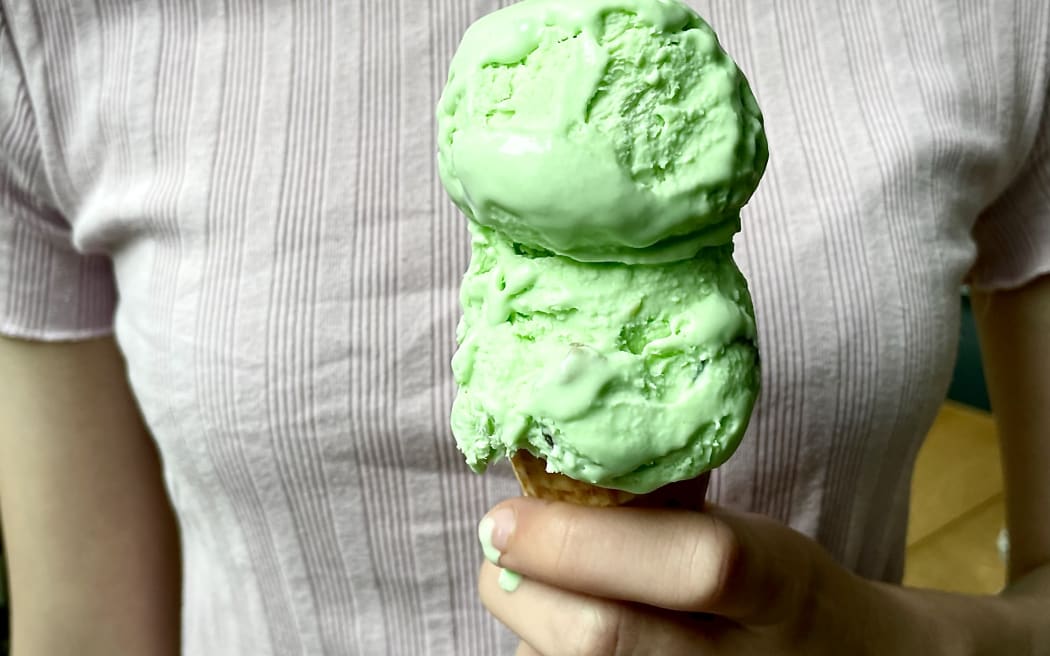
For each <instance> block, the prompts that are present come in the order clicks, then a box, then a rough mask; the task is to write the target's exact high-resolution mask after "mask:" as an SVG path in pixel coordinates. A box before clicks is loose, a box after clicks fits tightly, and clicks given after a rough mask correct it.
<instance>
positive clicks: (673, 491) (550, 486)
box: [510, 451, 710, 510]
mask: <svg viewBox="0 0 1050 656" xmlns="http://www.w3.org/2000/svg"><path fill="white" fill-rule="evenodd" d="M510 462H511V465H512V466H513V468H514V476H515V477H516V478H517V479H518V484H519V485H521V490H522V492H524V494H525V496H527V497H535V498H537V499H546V500H548V501H564V502H566V503H574V504H576V505H579V506H591V507H595V508H607V507H612V506H637V507H646V508H684V509H688V510H703V508H704V498H705V496H706V495H707V483H708V480H709V479H710V475H709V474H708V473H704V474H702V475H701V476H698V477H697V478H694V479H692V480H688V481H679V482H677V483H671V484H669V485H665V486H663V487H661V488H658V489H656V490H653V491H652V492H650V493H648V494H633V493H631V492H625V491H623V490H613V489H610V488H605V487H599V486H597V485H591V484H590V483H584V482H583V481H577V480H576V479H573V478H569V477H568V476H565V475H564V474H557V473H554V472H548V471H547V465H546V463H545V462H544V461H543V460H542V459H540V458H537V457H535V456H533V455H532V454H531V453H529V452H528V451H518V452H517V453H516V454H515V455H514V456H513V457H512V458H511V459H510Z"/></svg>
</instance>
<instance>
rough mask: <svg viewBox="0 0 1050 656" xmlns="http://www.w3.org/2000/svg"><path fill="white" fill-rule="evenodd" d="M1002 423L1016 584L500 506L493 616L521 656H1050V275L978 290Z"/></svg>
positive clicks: (645, 524) (556, 508)
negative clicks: (504, 581) (922, 586)
mask: <svg viewBox="0 0 1050 656" xmlns="http://www.w3.org/2000/svg"><path fill="white" fill-rule="evenodd" d="M974 304H975V308H976V316H977V320H978V324H979V331H980V334H981V341H982V348H983V352H984V358H985V367H986V373H987V377H988V385H989V391H990V394H991V398H992V405H993V406H994V407H995V410H996V417H997V421H998V423H999V429H1000V439H1001V445H1002V454H1003V467H1004V471H1005V478H1006V503H1007V520H1008V527H1009V530H1010V533H1011V546H1012V552H1011V561H1010V567H1009V585H1008V586H1007V588H1006V589H1005V590H1004V591H1003V592H1002V594H1000V595H996V596H983V597H979V596H967V595H957V594H947V593H940V592H934V591H929V590H916V589H909V588H904V587H900V586H893V585H887V584H882V583H876V582H872V581H868V580H865V579H862V578H860V577H858V576H856V575H854V574H852V573H850V572H848V571H847V570H845V569H843V568H842V567H840V566H839V565H837V564H836V563H834V562H833V561H832V560H831V558H830V557H829V556H828V555H827V553H826V552H825V551H824V550H823V548H822V547H820V546H819V545H818V544H817V543H815V542H813V541H812V540H810V539H809V538H807V537H805V536H803V535H801V534H799V533H797V532H795V531H793V530H791V529H789V528H787V527H786V526H783V525H781V524H778V523H777V522H774V521H773V520H770V519H768V518H765V517H761V516H758V515H752V514H746V513H740V512H735V511H731V510H728V509H725V508H719V507H714V506H711V507H709V508H708V509H707V511H706V512H705V513H703V514H700V513H689V512H681V511H652V510H649V511H645V510H638V509H630V508H618V509H595V508H582V507H576V506H571V505H567V504H563V503H548V502H543V501H538V500H535V499H525V498H520V499H512V500H509V501H505V502H503V503H501V504H499V505H498V506H496V507H495V508H494V509H493V510H492V511H490V513H489V514H488V515H487V517H491V518H493V519H494V521H495V524H496V528H495V529H494V530H493V535H492V542H493V545H494V546H495V547H496V548H497V549H499V551H500V552H501V557H500V558H499V565H500V566H502V567H506V568H508V569H512V570H514V571H516V572H519V573H521V574H522V575H524V577H525V579H524V581H523V582H522V583H521V585H520V587H519V588H518V589H517V590H516V591H515V592H512V593H508V592H505V591H503V590H502V589H500V587H499V585H498V583H497V577H498V572H499V567H497V566H496V565H493V564H491V563H488V562H486V563H485V564H484V565H483V567H482V569H481V573H480V580H479V592H480V595H481V600H482V602H483V603H484V604H485V606H486V608H488V610H489V611H490V612H491V613H492V614H493V615H495V616H496V617H497V618H498V619H499V620H501V621H502V622H503V623H504V624H506V625H507V626H508V627H509V628H510V629H511V630H512V631H514V632H515V633H516V634H517V635H518V636H519V637H520V638H521V639H522V644H521V647H520V648H519V649H518V652H517V653H518V654H519V655H537V654H538V655H542V656H591V655H594V656H598V655H601V656H605V655H607V654H612V655H624V656H625V655H628V654H630V655H642V654H659V655H661V656H664V655H674V654H704V655H705V656H707V655H712V656H713V655H717V654H734V655H738V654H769V655H778V654H779V655H795V654H797V655H802V654H805V655H807V656H811V655H820V654H844V653H848V654H945V655H948V654H951V655H956V654H958V655H967V656H969V655H978V654H989V655H991V654H1014V655H1017V656H1034V655H1036V654H1047V653H1050V626H1048V624H1050V623H1048V622H1047V621H1046V618H1047V617H1048V616H1050V523H1048V522H1047V521H1046V515H1047V511H1048V509H1050V477H1048V476H1047V475H1046V472H1047V471H1050V403H1047V402H1046V401H1047V399H1050V367H1048V366H1047V363H1050V277H1044V278H1042V279H1040V280H1037V281H1035V282H1033V283H1031V284H1029V285H1027V286H1025V287H1023V288H1020V289H1017V290H1013V291H1005V292H996V293H990V294H988V293H978V294H976V295H975V296H974Z"/></svg>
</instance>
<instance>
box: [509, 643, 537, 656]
mask: <svg viewBox="0 0 1050 656" xmlns="http://www.w3.org/2000/svg"><path fill="white" fill-rule="evenodd" d="M514 656H543V654H541V653H540V652H538V651H536V650H535V649H533V648H532V647H530V646H529V643H527V642H522V643H519V644H518V649H517V651H515V652H514Z"/></svg>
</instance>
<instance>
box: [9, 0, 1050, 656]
mask: <svg viewBox="0 0 1050 656" xmlns="http://www.w3.org/2000/svg"><path fill="white" fill-rule="evenodd" d="M499 4H500V3H499V2H498V1H497V0H426V1H416V0H394V1H391V0H356V1H355V2H338V3H336V2H317V3H293V2H287V1H284V0H273V1H268V2H258V1H256V0H226V1H225V2H210V1H204V0H180V1H177V2H175V1H173V2H169V1H166V0H165V1H161V0H152V1H149V0H147V1H143V2H132V1H131V0H96V1H95V2H76V3H71V2H61V1H59V0H38V1H37V2H16V1H15V0H0V7H2V9H3V14H2V21H0V332H3V333H5V334H10V335H16V336H21V337H29V338H36V339H49V340H54V339H78V338H85V337H90V336H93V335H99V334H103V333H105V332H107V331H109V330H114V331H115V332H116V336H117V339H118V341H119V343H120V346H121V349H122V350H123V352H124V354H125V356H126V358H127V362H128V368H129V373H130V377H131V383H132V387H133V389H134V392H135V394H136V396H137V398H138V401H139V403H140V405H141V407H142V409H143V412H144V414H145V417H146V420H147V422H148V423H149V426H150V428H151V429H152V431H153V434H154V436H155V438H156V440H157V443H158V444H159V446H160V449H161V451H162V454H163V457H164V464H165V474H166V477H167V481H168V484H169V486H170V490H171V494H172V498H173V500H174V503H175V506H176V509H177V511H178V516H179V519H180V522H181V529H182V539H183V547H184V554H185V576H184V581H185V604H186V605H185V626H184V631H183V632H184V636H185V645H186V653H187V654H193V655H199V654H206V655H211V654H215V655H223V656H235V655H241V654H243V655H251V656H266V655H274V656H288V655H296V654H330V655H335V654H339V655H342V654H369V655H371V654H406V655H407V654H412V655H416V654H456V655H462V654H494V653H512V651H513V646H514V639H513V637H512V636H511V635H510V634H509V633H508V632H507V631H506V630H505V629H503V628H502V627H500V626H499V625H498V624H497V623H496V622H495V621H493V620H492V619H490V618H489V617H488V616H487V615H486V614H485V613H484V611H483V610H482V608H481V605H480V603H479V602H478V601H477V598H476V593H475V576H476V572H477V568H478V564H479V562H480V553H479V550H478V546H477V543H476V536H475V527H476V522H477V521H478V520H479V519H480V518H481V516H482V514H483V513H484V512H485V510H486V509H487V508H489V507H490V506H491V505H492V504H494V503H495V502H496V501H497V500H499V499H500V498H502V497H506V496H510V495H513V494H515V493H516V490H517V487H516V484H515V483H514V481H513V478H512V477H511V475H510V473H509V470H508V468H506V467H505V466H499V467H496V468H494V470H493V471H491V472H490V473H489V474H487V475H485V476H476V475H474V474H472V473H470V472H469V471H468V470H467V468H466V466H465V465H464V464H463V461H462V458H461V457H460V455H459V454H458V453H457V452H456V450H455V447H454V441H453V439H452V435H451V434H450V431H449V427H448V412H449V406H450V403H451V399H452V396H453V394H454V392H455V390H454V386H453V383H452V377H451V372H450V368H449V360H450V358H451V356H452V352H453V349H454V348H455V326H456V321H457V319H458V315H459V308H458V286H459V277H460V275H461V274H462V272H463V271H464V270H465V268H466V265H467V243H468V240H467V234H466V228H465V225H464V219H463V218H462V217H461V216H460V215H459V214H458V212H457V211H456V210H455V209H454V208H453V207H452V205H451V204H450V203H449V202H448V200H447V198H446V196H445V195H444V192H443V191H442V190H441V188H440V184H439V182H438V179H437V174H436V167H435V163H434V159H435V158H434V151H435V146H434V142H435V134H434V130H435V128H434V121H433V108H434V106H435V105H436V103H437V99H438V96H439V94H440V92H441V89H442V87H443V86H444V78H445V74H446V71H447V63H448V60H449V57H450V56H451V54H452V52H453V51H454V49H455V47H456V44H457V43H458V40H459V37H460V35H461V34H462V32H463V31H464V30H465V29H466V27H467V25H469V24H470V22H471V21H472V20H474V19H475V18H477V17H478V16H479V15H480V14H481V13H484V12H487V11H491V10H493V9H495V8H496V6H497V5H499ZM504 4H505V3H504ZM698 9H699V10H700V11H701V13H702V14H703V15H705V16H706V17H708V18H709V19H710V21H711V22H712V24H713V25H714V27H715V28H716V30H717V31H718V32H719V33H720V35H721V37H722V40H723V42H724V44H725V46H726V47H727V49H728V50H729V52H730V53H731V54H732V55H733V56H734V57H735V58H736V59H737V60H738V61H739V62H740V64H741V66H742V67H743V69H744V70H745V71H746V73H747V74H748V76H749V78H750V79H751V81H752V83H753V86H754V88H755V91H756V95H757V96H758V99H759V101H760V103H761V105H762V107H763V109H764V111H765V114H766V119H767V127H768V132H769V139H770V148H771V153H772V160H771V164H770V169H769V173H768V175H767V177H766V180H765V182H764V184H763V186H762V187H761V189H760V190H759V192H758V194H757V195H756V196H755V198H754V200H753V201H752V203H751V205H749V206H748V208H747V209H746V210H745V216H744V231H743V233H742V235H741V236H740V237H739V238H738V239H737V254H738V258H739V261H740V264H741V266H742V268H743V269H744V271H745V273H746V274H747V275H748V277H749V279H750V281H751V285H752V290H753V294H754V298H755V302H756V309H757V314H758V321H759V328H760V333H761V334H760V337H761V345H762V348H763V366H764V370H763V393H762V397H761V399H760V401H759V404H758V408H757V411H756V415H755V418H754V421H753V424H752V428H751V430H750V432H749V435H748V436H747V438H746V439H745V442H744V444H743V446H742V447H741V449H740V451H739V452H738V454H737V455H736V456H735V457H734V458H733V459H732V460H731V461H730V462H729V463H728V464H727V465H726V466H724V467H723V468H721V469H720V470H719V471H718V472H716V474H715V476H714V477H713V481H712V495H713V497H714V500H715V501H717V502H720V503H723V504H727V505H731V506H734V507H738V508H743V509H749V510H755V511H758V512H763V513H767V514H769V515H771V516H773V517H775V518H777V519H779V520H781V521H784V522H787V523H789V524H790V525H791V526H793V527H795V528H797V529H798V530H800V531H802V532H804V533H806V534H808V535H810V536H813V537H814V538H815V539H817V540H819V541H820V542H821V543H822V544H823V545H824V546H825V547H826V548H827V549H828V550H829V551H830V553H831V554H832V555H833V556H834V557H835V558H836V559H837V560H838V561H839V562H841V563H842V564H843V565H845V566H847V567H849V568H851V569H853V570H854V571H857V572H859V573H860V574H862V575H865V576H868V577H873V578H878V579H883V580H889V581H894V580H898V579H899V577H900V574H901V565H902V554H903V543H904V533H905V525H906V511H907V501H908V498H907V495H908V489H909V481H910V473H911V469H912V465H913V461H914V455H915V452H916V451H917V449H918V447H919V445H920V442H921V439H922V436H923V435H924V434H925V433H926V431H927V429H928V428H929V426H930V424H931V422H932V419H933V416H934V414H935V412H936V410H937V407H938V405H939V402H940V400H941V398H942V397H943V395H944V392H945V390H946V388H947V384H948V380H949V377H950V372H951V367H952V362H953V357H954V352H955V346H956V335H957V332H958V290H959V286H960V285H961V284H962V283H963V282H969V283H971V284H973V285H977V286H980V287H984V288H988V289H999V288H1006V287H1015V286H1018V285H1021V284H1024V283H1025V282H1028V281H1030V280H1032V279H1034V278H1035V277H1037V276H1039V275H1041V274H1045V273H1050V192H1048V190H1050V112H1048V106H1047V101H1048V98H1047V94H1048V77H1047V75H1048V69H1047V66H1048V63H1047V62H1048V56H1050V34H1048V30H1050V5H1048V4H1047V3H1046V2H1044V1H1043V0H999V1H993V2H984V3H975V2H969V3H959V2H954V1H951V0H935V1H927V2H908V1H906V0H897V1H896V2H893V1H891V2H881V3H877V2H867V1H861V0H852V1H849V2H838V3H828V2H824V1H823V0H799V1H798V2H795V3H792V4H791V6H790V8H789V7H787V6H786V5H785V3H778V2H774V1H773V0H734V1H732V2H730V1H724V2H723V1H721V0H710V1H709V2H706V3H702V4H700V5H698ZM118 291H119V303H118V302H117V296H118Z"/></svg>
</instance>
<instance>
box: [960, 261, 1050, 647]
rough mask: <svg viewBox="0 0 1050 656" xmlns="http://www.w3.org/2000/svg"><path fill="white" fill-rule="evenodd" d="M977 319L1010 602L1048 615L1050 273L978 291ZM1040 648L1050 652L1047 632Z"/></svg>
mask: <svg viewBox="0 0 1050 656" xmlns="http://www.w3.org/2000/svg"><path fill="white" fill-rule="evenodd" d="M973 300H974V310H975V312H974V314H975V317H976V320H977V327H978V332H979V334H980V336H981V352H982V356H983V358H984V366H985V371H986V376H987V379H988V391H989V395H990V397H991V400H992V408H993V409H994V411H995V420H996V423H997V424H998V427H999V435H1000V444H1001V449H1002V458H1003V473H1004V481H1005V487H1006V520H1007V526H1008V527H1009V530H1010V565H1009V580H1010V586H1009V588H1008V589H1007V590H1006V592H1005V593H1004V596H1007V597H1018V598H1022V599H1026V600H1027V603H1028V604H1029V605H1031V606H1032V607H1033V608H1032V609H1033V612H1036V613H1038V615H1037V616H1038V617H1042V618H1043V622H1041V625H1045V624H1046V623H1047V622H1046V620H1045V618H1046V617H1050V521H1048V520H1050V276H1043V277H1042V278H1040V279H1038V280H1036V281H1034V282H1033V283H1031V284H1029V285H1026V286H1024V287H1022V288H1020V289H1017V290H1012V291H1006V292H994V293H976V294H974V297H973ZM1041 628H1042V629H1043V631H1044V634H1043V635H1041V636H1040V637H1039V640H1040V642H1039V643H1037V644H1040V645H1041V646H1042V647H1043V648H1044V649H1046V650H1047V651H1050V630H1047V629H1046V627H1045V626H1041Z"/></svg>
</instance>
